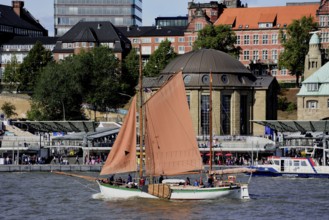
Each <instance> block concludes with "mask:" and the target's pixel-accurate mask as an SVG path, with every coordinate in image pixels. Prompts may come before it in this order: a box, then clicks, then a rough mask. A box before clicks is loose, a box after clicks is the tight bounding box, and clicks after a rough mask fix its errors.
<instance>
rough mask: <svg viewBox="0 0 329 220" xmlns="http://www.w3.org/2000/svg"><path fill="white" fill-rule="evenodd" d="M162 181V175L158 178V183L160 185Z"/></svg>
mask: <svg viewBox="0 0 329 220" xmlns="http://www.w3.org/2000/svg"><path fill="white" fill-rule="evenodd" d="M162 181H163V176H162V175H160V178H159V183H160V184H161V183H162Z"/></svg>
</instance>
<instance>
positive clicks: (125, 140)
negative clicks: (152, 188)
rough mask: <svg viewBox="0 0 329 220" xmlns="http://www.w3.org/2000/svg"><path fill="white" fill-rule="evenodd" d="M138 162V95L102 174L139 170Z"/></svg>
mask: <svg viewBox="0 0 329 220" xmlns="http://www.w3.org/2000/svg"><path fill="white" fill-rule="evenodd" d="M136 166H137V164H136V96H135V97H134V98H133V101H132V103H131V105H130V108H129V112H128V115H127V116H126V118H125V121H124V123H123V125H122V127H121V129H120V132H119V134H118V136H117V138H116V140H115V142H114V145H113V147H112V150H111V152H110V154H109V156H108V158H107V160H106V162H105V164H104V166H103V168H102V170H101V173H100V174H101V175H106V174H111V173H125V172H131V171H136V170H137V167H136Z"/></svg>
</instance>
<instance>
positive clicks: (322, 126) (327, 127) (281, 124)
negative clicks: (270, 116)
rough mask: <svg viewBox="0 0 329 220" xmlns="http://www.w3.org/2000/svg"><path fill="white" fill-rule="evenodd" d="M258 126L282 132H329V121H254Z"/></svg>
mask: <svg viewBox="0 0 329 220" xmlns="http://www.w3.org/2000/svg"><path fill="white" fill-rule="evenodd" d="M252 122H254V123H256V124H260V125H263V126H267V127H270V128H271V129H273V130H276V131H280V132H302V133H305V132H308V131H309V132H317V131H318V132H329V121H328V120H320V121H298V120H283V121H277V120H268V121H258V120H254V121H252Z"/></svg>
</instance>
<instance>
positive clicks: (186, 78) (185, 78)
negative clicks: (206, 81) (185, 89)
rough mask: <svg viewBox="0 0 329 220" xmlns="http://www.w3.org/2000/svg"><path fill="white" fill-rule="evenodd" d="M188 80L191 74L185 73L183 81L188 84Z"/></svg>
mask: <svg viewBox="0 0 329 220" xmlns="http://www.w3.org/2000/svg"><path fill="white" fill-rule="evenodd" d="M190 81H191V76H190V75H186V76H185V77H184V83H185V84H189V83H190Z"/></svg>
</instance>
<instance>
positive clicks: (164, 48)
mask: <svg viewBox="0 0 329 220" xmlns="http://www.w3.org/2000/svg"><path fill="white" fill-rule="evenodd" d="M176 56H177V54H176V53H175V51H174V49H173V48H172V47H171V42H170V41H169V40H168V39H166V40H165V41H162V42H161V43H160V45H159V47H158V49H157V50H156V51H154V53H153V54H152V55H151V56H150V59H149V61H148V62H147V64H146V65H145V68H144V75H145V76H157V75H159V73H160V71H161V70H163V69H164V68H165V67H166V66H167V64H168V63H169V62H170V61H171V60H173V59H174V58H175V57H176Z"/></svg>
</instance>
